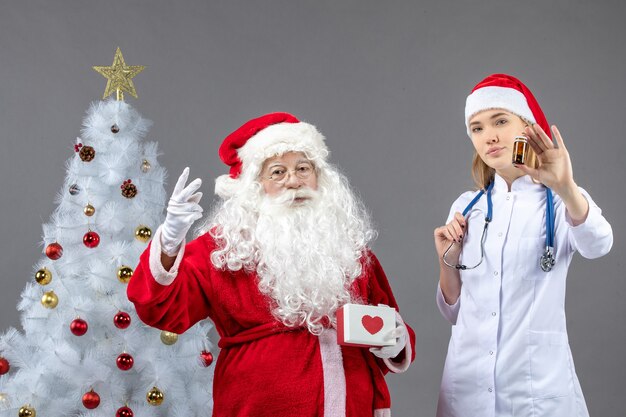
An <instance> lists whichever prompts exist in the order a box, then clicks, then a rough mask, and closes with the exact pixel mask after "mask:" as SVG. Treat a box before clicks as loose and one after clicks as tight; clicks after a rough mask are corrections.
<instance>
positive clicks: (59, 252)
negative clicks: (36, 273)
mask: <svg viewBox="0 0 626 417" xmlns="http://www.w3.org/2000/svg"><path fill="white" fill-rule="evenodd" d="M46 256H47V257H48V258H50V259H52V260H53V261H56V260H57V259H59V258H60V257H61V256H63V246H61V245H60V244H58V243H57V242H54V243H51V244H49V245H48V246H46Z"/></svg>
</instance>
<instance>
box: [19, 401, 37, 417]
mask: <svg viewBox="0 0 626 417" xmlns="http://www.w3.org/2000/svg"><path fill="white" fill-rule="evenodd" d="M17 415H18V416H19V417H37V412H36V411H35V409H34V408H33V407H31V406H30V404H28V405H25V406H23V407H22V408H20V411H19V412H18V413H17Z"/></svg>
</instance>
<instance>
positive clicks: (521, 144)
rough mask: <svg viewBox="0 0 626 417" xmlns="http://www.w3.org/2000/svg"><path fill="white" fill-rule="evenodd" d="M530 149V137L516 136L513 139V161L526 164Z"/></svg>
mask: <svg viewBox="0 0 626 417" xmlns="http://www.w3.org/2000/svg"><path fill="white" fill-rule="evenodd" d="M527 149H528V139H527V138H526V136H515V139H514V141H513V163H514V164H517V165H524V162H525V161H526V154H527V152H526V151H527Z"/></svg>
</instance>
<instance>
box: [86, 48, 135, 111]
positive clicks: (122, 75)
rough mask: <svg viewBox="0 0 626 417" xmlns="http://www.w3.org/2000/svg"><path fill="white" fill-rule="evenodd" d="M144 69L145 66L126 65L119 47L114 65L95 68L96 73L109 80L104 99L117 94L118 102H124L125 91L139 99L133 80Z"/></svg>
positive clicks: (114, 58)
mask: <svg viewBox="0 0 626 417" xmlns="http://www.w3.org/2000/svg"><path fill="white" fill-rule="evenodd" d="M144 68H145V67H144V66H143V65H126V63H125V62H124V56H122V51H120V48H119V47H118V48H117V50H116V51H115V56H114V57H113V65H111V66H110V67H98V66H95V67H93V69H94V70H95V71H97V72H99V73H100V74H102V76H104V77H105V78H106V79H107V86H106V89H105V90H104V95H103V96H102V98H103V99H105V98H107V97H108V96H110V95H111V94H113V93H116V94H117V100H118V101H123V100H124V91H126V92H127V93H128V94H130V95H131V96H133V97H135V98H137V91H135V86H134V85H133V81H132V78H133V77H134V76H135V75H137V74H139V73H140V72H141V71H143V70H144Z"/></svg>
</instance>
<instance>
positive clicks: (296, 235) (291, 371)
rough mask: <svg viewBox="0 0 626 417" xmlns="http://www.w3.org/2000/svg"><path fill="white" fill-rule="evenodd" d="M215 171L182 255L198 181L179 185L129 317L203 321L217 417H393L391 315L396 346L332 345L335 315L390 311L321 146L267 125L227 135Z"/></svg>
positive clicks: (178, 328)
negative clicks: (206, 204) (347, 308)
mask: <svg viewBox="0 0 626 417" xmlns="http://www.w3.org/2000/svg"><path fill="white" fill-rule="evenodd" d="M220 157H221V159H222V160H223V161H224V162H225V163H226V164H227V165H229V166H230V174H228V175H223V176H221V177H218V178H217V181H216V187H215V191H216V193H217V194H218V195H219V196H220V197H221V198H222V200H221V202H220V203H219V204H218V205H217V206H216V207H215V209H214V211H213V213H212V214H211V215H210V216H208V219H207V221H206V223H205V224H204V225H202V226H201V227H200V228H199V236H198V237H197V238H196V239H195V240H193V241H191V242H186V241H185V235H186V234H187V232H188V230H189V229H190V227H191V226H192V224H193V223H194V222H195V221H196V220H198V219H199V218H200V217H201V216H202V208H201V207H200V205H199V202H200V198H201V197H202V193H200V192H198V189H199V187H200V185H201V181H200V179H196V180H194V181H192V182H191V183H189V185H187V186H185V184H186V183H187V178H188V175H189V169H185V170H184V172H183V174H182V175H181V177H180V178H179V180H178V182H177V184H176V186H175V188H174V192H173V194H172V197H171V199H170V201H169V205H168V208H167V216H166V219H165V222H164V223H163V225H161V226H160V227H159V229H158V230H157V232H156V233H155V236H154V238H153V239H152V242H151V245H150V246H149V247H148V249H146V251H145V252H144V254H143V255H142V256H141V259H140V263H139V266H138V267H137V269H136V270H135V273H134V275H133V277H132V279H131V281H130V283H129V286H128V297H129V299H130V300H131V301H132V302H133V303H134V304H135V306H136V308H137V313H138V315H139V317H141V319H142V320H143V321H144V322H146V323H147V324H149V325H151V326H155V327H158V328H160V329H163V330H167V331H170V332H175V333H183V332H184V331H185V330H187V329H188V328H189V327H191V326H193V325H194V323H196V322H197V321H199V320H202V319H205V318H207V317H210V318H211V319H212V320H213V322H214V323H215V328H216V329H217V331H218V333H219V335H220V341H219V346H220V347H221V351H220V354H219V357H218V360H217V363H216V368H215V379H214V384H213V399H214V410H213V415H214V416H228V417H235V416H240V417H243V416H246V417H264V416H268V417H270V416H271V417H283V416H284V417H287V416H289V417H291V416H298V417H303V416H304V417H309V416H310V417H318V416H324V417H330V416H333V417H335V416H354V417H364V416H390V415H391V411H390V405H391V401H390V395H389V391H388V389H387V385H386V383H385V379H384V375H385V374H386V373H387V372H388V371H392V372H403V371H405V370H406V369H407V368H408V366H409V364H410V363H411V361H412V360H413V359H414V354H413V352H414V344H415V336H414V333H413V331H412V330H411V329H410V328H409V327H408V326H406V325H405V324H404V322H403V321H402V318H401V317H400V315H399V313H397V314H396V321H397V323H396V326H397V327H396V329H395V330H393V336H394V337H395V341H396V343H395V345H392V346H385V347H380V348H369V349H367V348H362V347H350V346H340V345H338V344H337V333H336V312H337V310H338V309H339V308H340V307H341V306H343V305H344V304H346V303H358V304H369V305H378V304H386V305H388V306H391V307H393V308H395V309H396V310H397V308H398V306H397V304H396V300H395V299H394V296H393V293H392V291H391V288H390V286H389V283H388V281H387V278H386V277H385V273H384V272H383V269H382V267H381V266H380V264H379V262H378V260H377V259H376V257H375V256H374V254H373V253H372V252H371V250H370V249H369V248H368V244H369V243H370V242H371V240H372V239H373V238H374V236H375V232H374V230H373V229H372V226H371V224H370V220H369V217H368V215H367V213H366V211H365V208H364V207H363V205H362V204H361V202H360V201H359V199H358V198H357V197H356V196H355V194H354V193H353V192H352V190H351V189H350V187H349V184H348V181H347V179H346V178H345V176H343V175H342V174H340V173H339V172H338V171H337V169H335V168H334V167H333V166H332V165H330V164H329V163H328V162H327V157H328V149H327V147H326V145H325V143H324V137H323V136H322V135H321V134H320V133H319V132H318V130H317V129H316V128H315V127H314V126H312V125H310V124H308V123H304V122H301V121H299V120H298V119H297V118H295V117H294V116H292V115H290V114H287V113H272V114H268V115H265V116H262V117H259V118H257V119H254V120H251V121H249V122H247V123H245V124H244V125H243V126H241V127H240V128H239V129H237V130H236V131H235V132H233V133H232V134H230V135H229V136H228V137H227V138H226V139H225V140H224V143H223V144H222V146H221V147H220ZM392 340H393V339H392Z"/></svg>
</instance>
